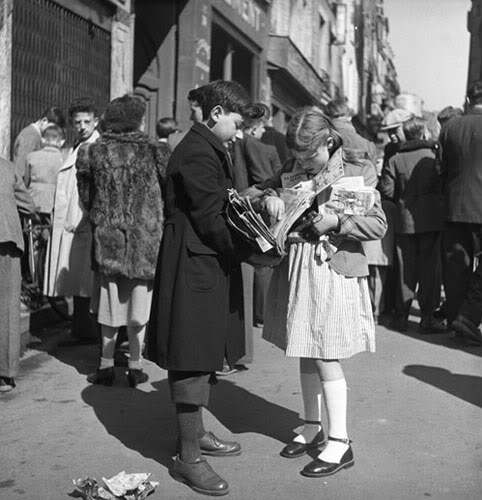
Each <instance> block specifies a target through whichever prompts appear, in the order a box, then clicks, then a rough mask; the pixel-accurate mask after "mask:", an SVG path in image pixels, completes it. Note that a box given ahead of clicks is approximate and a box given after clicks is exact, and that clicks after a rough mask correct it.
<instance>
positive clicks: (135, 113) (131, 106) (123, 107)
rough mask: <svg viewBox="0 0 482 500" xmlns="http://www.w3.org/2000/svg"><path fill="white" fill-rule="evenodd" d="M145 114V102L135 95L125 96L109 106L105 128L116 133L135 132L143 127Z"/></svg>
mask: <svg viewBox="0 0 482 500" xmlns="http://www.w3.org/2000/svg"><path fill="white" fill-rule="evenodd" d="M145 113H146V105H145V103H144V101H142V100H141V99H139V98H138V97H135V96H133V95H129V94H125V95H123V96H122V97H117V98H116V99H113V100H112V101H111V102H110V103H109V104H107V107H106V109H105V112H104V119H103V128H104V130H106V131H110V132H114V133H124V132H134V131H135V130H138V129H139V127H140V126H141V123H142V118H143V117H144V115H145Z"/></svg>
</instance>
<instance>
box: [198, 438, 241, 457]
mask: <svg viewBox="0 0 482 500" xmlns="http://www.w3.org/2000/svg"><path fill="white" fill-rule="evenodd" d="M199 446H200V448H201V453H202V454H203V455H210V456H212V457H229V456H235V455H240V454H241V445H240V444H239V443H237V442H236V441H223V440H222V439H219V438H218V437H216V436H215V435H214V434H213V433H212V432H206V434H204V436H203V437H202V438H201V439H199Z"/></svg>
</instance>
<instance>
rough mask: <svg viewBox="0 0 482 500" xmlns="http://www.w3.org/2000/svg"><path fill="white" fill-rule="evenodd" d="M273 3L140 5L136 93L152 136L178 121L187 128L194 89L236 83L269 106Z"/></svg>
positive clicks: (148, 1) (219, 0)
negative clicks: (158, 125) (168, 121)
mask: <svg viewBox="0 0 482 500" xmlns="http://www.w3.org/2000/svg"><path fill="white" fill-rule="evenodd" d="M270 4H271V0H179V1H174V0H167V1H162V2H153V1H152V0H137V1H136V35H135V46H134V61H135V63H134V65H135V68H134V85H135V93H136V94H137V95H139V96H141V97H142V98H143V99H145V101H146V103H147V107H148V117H147V124H148V131H149V133H150V134H151V135H153V134H154V129H155V122H156V120H157V119H159V118H161V117H163V116H174V117H176V118H177V120H178V121H179V123H180V125H181V127H182V128H186V127H188V126H189V105H188V102H187V99H186V96H187V93H188V91H189V90H190V89H192V88H195V87H198V86H201V85H204V84H206V83H208V82H209V81H211V80H215V79H219V78H223V79H228V80H236V81H238V82H239V83H241V84H242V85H243V86H244V87H245V88H246V89H247V90H248V92H249V94H250V95H251V97H252V99H256V100H258V99H260V100H266V97H267V89H266V80H265V78H264V77H263V75H265V74H266V54H267V46H268V33H269V10H270V7H271V5H270Z"/></svg>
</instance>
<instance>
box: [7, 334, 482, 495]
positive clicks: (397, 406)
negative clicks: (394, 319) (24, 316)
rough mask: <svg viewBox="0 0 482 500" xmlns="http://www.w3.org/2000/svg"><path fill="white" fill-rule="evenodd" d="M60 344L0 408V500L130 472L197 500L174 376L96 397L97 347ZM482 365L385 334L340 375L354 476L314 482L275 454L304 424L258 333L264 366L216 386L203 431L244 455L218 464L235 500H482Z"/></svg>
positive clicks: (289, 367)
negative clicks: (187, 473) (237, 445)
mask: <svg viewBox="0 0 482 500" xmlns="http://www.w3.org/2000/svg"><path fill="white" fill-rule="evenodd" d="M59 332H60V333H59ZM62 334H63V333H62V328H60V329H58V328H57V329H53V330H51V331H46V332H43V333H42V338H43V339H44V340H43V342H42V343H40V344H39V345H38V346H37V348H36V349H35V348H31V349H30V350H28V351H27V353H26V354H25V356H24V357H23V360H22V363H21V375H20V376H19V378H18V389H17V390H16V391H14V392H12V393H9V394H6V395H2V396H0V426H1V427H0V429H1V431H0V499H1V500H57V499H68V498H70V497H69V494H71V495H72V491H73V489H74V488H73V486H72V479H73V478H79V477H86V476H94V477H96V478H98V479H100V478H101V477H102V476H104V477H110V476H112V475H114V474H116V473H117V472H119V471H121V470H125V471H126V472H149V473H152V479H153V480H156V481H159V483H160V485H159V487H158V489H157V490H156V492H155V493H154V494H153V495H152V496H150V497H149V498H151V499H152V500H156V499H159V500H160V499H163V500H171V499H179V500H184V499H186V500H187V499H199V498H202V496H201V495H198V494H196V493H194V492H192V491H191V490H190V489H189V488H188V487H186V486H185V485H182V484H180V483H177V482H175V481H174V480H173V479H171V477H170V476H169V474H168V472H167V466H168V464H169V462H170V457H171V456H172V455H173V454H174V448H175V420H174V412H173V408H172V406H171V404H170V402H169V396H168V387H167V383H166V373H165V372H164V371H162V370H160V369H159V368H158V367H157V366H155V365H154V364H152V363H148V362H146V371H147V372H148V374H149V376H150V380H149V382H147V383H145V384H142V385H141V386H139V387H138V388H137V389H131V388H129V387H128V386H127V382H126V380H125V376H124V370H125V369H123V368H118V369H117V375H118V380H117V381H116V383H115V385H114V387H112V388H108V387H102V386H91V385H89V384H87V383H86V380H85V375H86V374H87V373H89V372H91V371H93V370H94V369H95V367H96V360H97V356H98V352H97V348H96V347H95V346H75V347H72V346H71V347H56V343H57V342H56V339H58V338H60V337H61V336H62ZM39 349H44V351H42V350H39ZM45 350H46V351H45ZM481 355H482V348H479V347H460V346H456V345H455V344H453V343H452V342H451V341H450V340H449V339H448V337H447V335H432V336H421V335H419V334H418V333H417V330H416V326H415V325H414V324H412V328H411V330H410V331H409V332H408V333H407V334H401V333H397V332H393V331H390V330H388V329H386V328H384V327H377V353H376V354H360V355H358V356H355V357H354V358H352V359H351V360H348V361H346V362H345V363H344V367H345V371H346V376H347V381H348V386H349V433H350V437H351V438H352V439H353V449H354V454H355V467H353V468H351V469H348V470H345V471H341V472H339V473H338V474H336V475H334V476H331V477H329V478H325V479H308V478H304V477H303V476H301V475H300V474H299V471H300V470H301V469H302V468H303V466H304V465H305V464H306V463H307V462H308V461H309V460H310V458H309V457H306V456H305V457H301V458H298V459H294V460H287V459H284V458H282V457H280V456H279V451H280V449H281V448H282V446H283V444H284V443H285V442H287V441H288V440H289V439H291V437H292V433H291V431H292V429H293V428H296V427H297V426H299V425H300V423H301V421H300V419H299V413H298V412H299V411H300V409H301V396H300V389H299V382H298V374H297V360H296V359H286V358H285V357H284V354H283V353H282V352H281V351H279V350H278V349H276V348H275V347H273V346H271V345H270V344H268V343H266V342H265V341H263V340H262V339H261V331H260V330H259V329H257V330H255V362H254V363H253V365H251V366H250V368H249V370H247V371H244V372H240V373H237V374H234V375H231V376H229V377H224V378H223V379H220V381H219V383H218V385H217V386H215V387H214V390H213V393H212V404H211V407H210V409H209V411H205V423H206V427H207V428H208V429H210V430H213V431H214V432H215V433H216V434H218V435H219V436H222V437H224V438H235V439H237V440H239V441H240V442H241V444H242V446H243V453H242V455H241V456H239V457H231V458H229V459H228V458H225V459H219V458H211V459H210V462H211V464H212V465H213V466H214V468H215V469H216V471H217V472H218V473H219V474H220V475H222V476H223V477H224V478H225V479H226V480H227V481H228V482H229V484H230V494H229V496H228V497H226V498H229V499H236V500H245V499H246V500H258V499H259V500H285V499H295V500H305V499H310V500H311V499H327V500H338V499H340V500H352V499H353V500H365V499H367V500H378V499H380V500H390V499H394V500H405V499H407V500H408V499H410V500H412V499H427V498H431V499H434V500H439V499H446V500H462V499H470V500H476V499H477V500H478V499H481V498H482V472H481V470H482V469H481V466H482V439H481V438H482V419H481V410H480V408H481V407H482V366H481Z"/></svg>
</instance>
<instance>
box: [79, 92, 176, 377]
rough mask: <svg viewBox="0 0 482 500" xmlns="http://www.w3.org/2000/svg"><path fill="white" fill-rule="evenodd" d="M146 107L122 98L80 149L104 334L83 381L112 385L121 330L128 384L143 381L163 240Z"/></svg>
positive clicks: (161, 161) (161, 158)
mask: <svg viewBox="0 0 482 500" xmlns="http://www.w3.org/2000/svg"><path fill="white" fill-rule="evenodd" d="M144 114H145V105H144V103H143V102H141V101H140V100H138V99H137V98H135V97H131V96H128V95H125V96H124V97H120V98H117V99H114V100H113V101H112V102H111V103H109V104H108V106H107V109H106V111H105V114H104V123H103V128H104V131H105V132H104V133H103V135H102V137H101V138H100V139H99V140H98V141H97V142H96V143H95V144H92V145H91V147H90V149H88V150H87V149H81V150H80V151H79V156H78V160H77V180H78V187H79V194H80V198H81V200H82V203H83V204H84V206H85V207H86V209H87V210H88V213H89V219H90V222H91V224H92V228H93V236H94V238H93V239H94V248H93V256H94V259H93V260H94V270H95V273H96V285H95V288H94V293H93V297H92V302H91V309H92V310H93V311H94V313H96V314H97V320H98V322H99V323H100V325H101V328H102V355H101V358H100V365H99V368H98V369H97V371H96V372H95V373H92V374H91V375H89V376H88V377H87V380H88V381H89V382H90V383H93V384H103V385H112V383H113V381H114V350H115V344H116V339H117V333H118V330H119V327H121V326H126V327H127V335H128V339H129V351H130V357H129V370H128V375H127V378H128V382H129V385H130V386H131V387H135V386H136V385H137V384H138V383H141V382H145V381H146V380H147V375H146V374H145V373H144V372H143V371H142V365H141V359H142V346H143V342H144V335H145V329H146V324H147V322H148V320H149V314H150V305H151V295H152V284H153V280H154V272H155V269H156V262H157V254H158V251H159V245H160V241H161V236H162V227H163V201H162V193H161V191H162V184H163V179H164V175H165V168H166V163H167V157H166V156H165V154H164V153H163V152H162V150H161V149H160V147H159V145H158V144H156V143H154V142H153V141H151V140H150V139H149V138H148V137H147V136H146V135H145V134H144V133H143V132H141V131H140V128H141V125H142V123H143V118H144Z"/></svg>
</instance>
